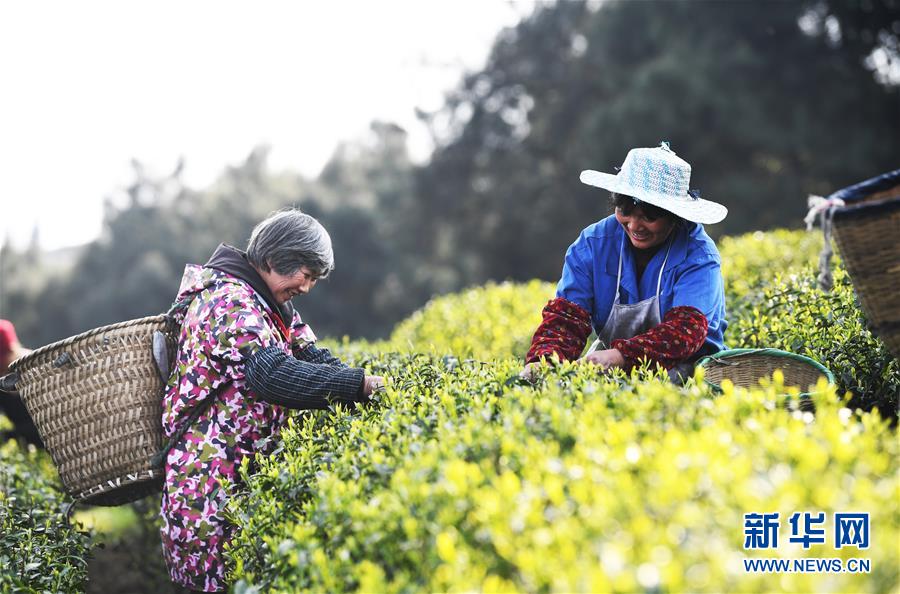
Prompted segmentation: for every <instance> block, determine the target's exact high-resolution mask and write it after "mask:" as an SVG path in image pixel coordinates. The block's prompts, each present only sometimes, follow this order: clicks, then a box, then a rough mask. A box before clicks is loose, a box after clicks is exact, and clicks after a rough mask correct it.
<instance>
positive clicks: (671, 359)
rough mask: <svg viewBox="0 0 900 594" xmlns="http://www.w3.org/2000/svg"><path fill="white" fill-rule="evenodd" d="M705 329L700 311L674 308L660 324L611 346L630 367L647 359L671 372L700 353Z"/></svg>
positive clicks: (704, 338) (684, 307) (615, 341)
mask: <svg viewBox="0 0 900 594" xmlns="http://www.w3.org/2000/svg"><path fill="white" fill-rule="evenodd" d="M708 327H709V322H708V321H707V319H706V316H704V315H703V313H702V312H701V311H700V310H699V309H697V308H695V307H689V306H680V307H673V308H672V309H670V310H669V311H668V312H666V315H665V317H664V318H663V320H662V322H660V324H659V325H657V326H654V327H653V328H651V329H650V330H648V331H646V332H644V333H643V334H638V335H637V336H635V337H634V338H629V339H627V340H624V339H619V340H614V341H612V345H610V346H611V347H612V348H614V349H618V350H619V352H621V353H622V356H623V357H625V361H626V362H627V363H629V364H631V365H634V364H635V363H636V362H638V361H640V360H641V359H649V360H651V361H655V362H657V363H659V364H660V365H661V366H663V367H665V368H666V369H671V368H673V367H674V366H675V365H676V364H678V363H680V362H682V361H684V360H685V359H687V358H688V357H690V356H691V355H693V354H694V353H696V352H697V351H699V350H700V347H701V346H703V342H704V341H705V340H706V331H707V328H708Z"/></svg>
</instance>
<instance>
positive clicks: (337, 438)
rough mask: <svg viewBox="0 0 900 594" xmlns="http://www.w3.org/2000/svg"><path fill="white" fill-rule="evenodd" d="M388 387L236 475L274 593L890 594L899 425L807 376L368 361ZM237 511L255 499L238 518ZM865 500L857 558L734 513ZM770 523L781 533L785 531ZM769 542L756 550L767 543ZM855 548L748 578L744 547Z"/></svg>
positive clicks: (255, 580) (838, 506) (244, 534)
mask: <svg viewBox="0 0 900 594" xmlns="http://www.w3.org/2000/svg"><path fill="white" fill-rule="evenodd" d="M370 365H371V366H372V370H373V371H377V372H379V373H386V374H387V375H388V376H389V377H391V378H392V385H391V387H390V388H389V389H388V391H387V393H386V394H385V395H384V398H383V400H382V401H381V402H380V403H377V404H376V405H375V406H373V407H371V408H369V409H367V410H364V411H362V412H361V413H360V414H358V415H355V416H354V415H347V414H345V413H342V412H339V413H337V414H333V415H331V416H329V415H328V414H326V413H314V414H311V415H306V416H304V417H301V418H299V419H298V420H297V422H296V423H295V425H294V428H293V429H291V430H288V431H287V432H286V433H285V448H284V451H283V452H282V454H281V455H280V456H279V457H276V458H272V459H269V460H265V461H262V463H261V465H260V472H259V474H257V475H256V476H247V480H248V488H249V492H248V494H247V496H246V497H243V498H241V499H239V500H238V501H236V506H235V510H236V512H237V513H235V514H234V515H235V517H241V516H243V519H241V520H240V528H241V529H240V530H239V532H238V533H237V536H236V538H235V541H234V544H233V546H232V548H231V549H230V555H231V556H232V559H234V560H235V567H236V568H237V567H238V565H237V562H238V561H239V562H240V571H238V570H237V569H236V570H235V571H234V572H233V573H232V575H233V576H234V577H235V578H236V579H239V580H240V579H242V580H245V581H244V584H253V585H258V586H263V587H264V589H265V588H271V589H272V591H284V592H289V591H297V590H301V591H302V590H309V591H323V590H328V591H333V590H341V591H344V590H360V591H371V590H377V591H389V592H412V591H475V590H485V591H516V590H518V591H548V590H549V591H623V592H631V591H641V590H653V589H659V590H662V591H676V592H679V591H701V592H703V591H706V592H720V591H816V592H824V591H840V592H846V591H889V590H891V589H892V588H896V586H897V584H898V575H897V572H898V567H897V564H896V559H897V555H898V554H900V551H898V526H900V514H898V507H897V506H898V503H897V494H898V488H900V483H898V464H897V460H898V459H900V458H898V454H900V448H898V443H897V440H896V435H895V434H894V433H893V432H892V430H890V429H889V428H888V427H887V425H886V423H884V422H882V421H880V420H879V419H878V417H877V415H872V414H857V413H851V412H850V411H849V410H848V409H846V408H844V406H843V402H842V400H841V399H840V398H839V397H838V395H837V394H836V393H835V391H834V390H833V389H829V388H827V387H825V386H821V387H820V388H821V394H820V396H818V397H817V401H816V404H817V413H816V415H815V416H812V415H811V414H810V413H805V412H801V411H799V410H791V409H790V408H786V406H785V403H786V402H787V396H785V394H786V393H789V392H792V391H793V392H796V390H792V389H789V388H787V387H785V386H782V385H780V380H779V378H778V377H776V378H775V380H774V381H770V382H768V383H767V384H766V385H763V386H760V387H759V388H758V389H755V390H752V391H746V390H742V389H735V388H733V386H729V385H728V384H727V382H726V385H725V386H723V388H724V393H723V394H722V395H720V396H717V395H715V394H712V393H710V392H709V391H708V390H707V389H706V388H705V387H703V386H702V385H701V386H697V385H694V384H691V385H689V386H687V387H684V388H677V387H675V386H673V385H671V384H668V383H666V382H664V381H660V380H659V379H658V378H654V377H652V376H651V375H650V374H636V375H634V376H630V377H626V376H624V375H623V374H621V373H618V374H614V375H611V376H599V375H597V374H596V372H595V370H593V369H591V368H588V367H580V366H572V365H562V366H560V367H559V368H558V369H555V370H550V369H546V370H544V376H543V379H542V381H541V383H540V384H539V385H538V386H536V387H534V388H530V387H525V386H520V385H516V383H515V382H509V383H507V382H506V381H505V380H506V379H507V378H509V377H510V376H511V375H513V374H514V373H515V372H516V371H517V370H518V365H516V364H514V363H513V362H509V363H494V364H491V365H481V364H477V363H474V362H463V363H461V364H458V365H455V366H451V365H448V364H447V361H445V360H442V359H440V358H437V357H426V356H415V357H400V356H382V357H375V358H373V359H371V360H370ZM247 510H251V513H243V514H242V513H240V512H246V511H247ZM775 511H777V512H780V513H781V514H782V517H783V518H787V517H788V516H789V515H790V514H791V513H793V512H795V511H800V512H802V511H811V512H818V511H823V512H826V513H827V514H828V517H829V518H831V517H832V515H833V514H834V513H835V512H841V511H866V512H869V513H870V514H871V525H872V545H871V547H870V548H869V549H868V550H865V551H859V550H856V549H849V550H848V549H843V550H840V551H835V550H834V549H833V547H832V542H831V541H829V542H828V544H827V545H826V546H814V547H813V548H811V549H810V550H807V551H804V550H803V549H802V548H801V547H798V546H795V545H789V546H788V545H785V546H781V547H779V548H778V550H776V551H770V552H768V553H765V552H754V551H745V550H744V549H743V546H742V545H743V542H744V532H743V528H744V523H743V522H744V520H743V514H745V513H750V512H775ZM787 535H788V532H787V526H786V522H785V526H783V527H782V539H783V540H784V541H786V538H787ZM764 553H765V554H764ZM754 556H756V557H759V556H784V557H786V558H788V557H789V558H801V557H840V558H843V559H847V558H850V557H866V558H869V559H871V563H872V572H871V573H869V574H833V575H825V574H821V575H814V574H805V575H802V574H790V575H778V574H752V573H746V572H744V569H743V565H742V559H743V558H745V557H754Z"/></svg>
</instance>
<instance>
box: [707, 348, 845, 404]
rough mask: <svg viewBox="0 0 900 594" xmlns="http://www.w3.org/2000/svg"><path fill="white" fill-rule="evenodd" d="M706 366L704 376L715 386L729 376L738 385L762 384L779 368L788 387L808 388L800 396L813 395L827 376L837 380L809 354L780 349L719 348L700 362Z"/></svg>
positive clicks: (830, 380)
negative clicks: (821, 380)
mask: <svg viewBox="0 0 900 594" xmlns="http://www.w3.org/2000/svg"><path fill="white" fill-rule="evenodd" d="M697 367H703V370H704V372H705V373H704V379H705V380H706V382H708V383H709V384H710V385H712V386H713V387H714V388H717V389H718V388H719V384H721V383H722V380H724V379H729V380H731V382H732V383H733V384H734V385H735V386H740V387H743V388H752V387H757V386H759V380H760V379H762V378H766V377H769V378H770V377H772V373H773V372H774V371H775V370H776V369H780V370H781V372H782V373H783V374H784V385H785V386H796V387H798V388H800V389H801V390H807V391H806V392H804V393H802V394H801V396H807V397H808V396H810V395H811V394H812V393H811V392H810V391H809V390H812V389H813V388H814V387H815V386H816V384H817V383H818V381H819V378H821V377H824V378H825V379H826V380H828V383H832V384H833V383H834V376H833V375H832V373H831V372H830V371H828V369H826V368H825V367H824V366H822V365H821V364H820V363H818V362H816V361H813V360H812V359H810V358H809V357H804V356H803V355H797V354H795V353H789V352H787V351H781V350H778V349H732V350H727V351H719V352H718V353H716V354H715V355H710V356H709V357H704V358H703V359H701V360H700V361H698V362H697Z"/></svg>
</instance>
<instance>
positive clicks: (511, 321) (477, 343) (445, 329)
mask: <svg viewBox="0 0 900 594" xmlns="http://www.w3.org/2000/svg"><path fill="white" fill-rule="evenodd" d="M555 291H556V287H555V286H554V285H553V284H551V283H547V282H542V281H537V280H533V281H531V282H528V283H522V284H518V283H511V282H505V283H499V284H497V283H488V284H487V285H485V286H483V287H475V288H471V289H467V290H465V291H462V292H461V293H457V294H452V295H444V296H442V297H437V298H435V299H432V300H431V301H429V302H428V304H426V305H425V307H423V308H422V309H421V310H419V311H417V312H416V313H414V314H413V315H412V316H410V317H409V318H407V319H406V320H404V321H402V322H400V324H398V325H397V327H396V328H395V329H394V332H393V334H391V338H390V342H389V344H388V345H384V346H386V347H387V350H396V351H399V352H432V351H434V352H437V353H439V354H447V353H452V354H454V355H456V356H459V357H473V358H476V359H480V360H483V361H487V360H490V359H502V358H506V357H516V358H524V357H525V353H526V352H527V351H528V347H529V346H530V344H531V337H532V335H533V334H534V330H535V329H536V328H537V326H538V324H539V323H540V321H541V310H542V309H543V307H544V305H546V304H547V301H549V300H550V299H552V298H553V296H554V294H555Z"/></svg>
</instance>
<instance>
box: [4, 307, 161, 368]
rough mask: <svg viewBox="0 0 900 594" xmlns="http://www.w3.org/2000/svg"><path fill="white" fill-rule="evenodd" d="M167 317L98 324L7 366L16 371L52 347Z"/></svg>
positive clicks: (148, 317) (55, 347)
mask: <svg viewBox="0 0 900 594" xmlns="http://www.w3.org/2000/svg"><path fill="white" fill-rule="evenodd" d="M167 318H170V316H168V315H167V314H157V315H155V316H146V317H143V318H136V319H133V320H127V321H125V322H117V323H115V324H109V325H106V326H100V327H99V328H93V329H91V330H87V331H86V332H82V333H81V334H76V335H75V336H70V337H69V338H64V339H63V340H58V341H56V342H51V343H50V344H47V345H44V346H42V347H40V348H37V349H35V350H33V351H31V352H30V353H28V354H27V355H25V356H23V357H20V358H18V359H16V360H15V361H13V362H12V363H11V364H10V366H9V371H10V372H13V371H18V370H19V369H20V368H22V367H24V366H25V365H27V364H28V363H30V362H31V361H32V360H33V359H36V358H38V357H40V356H41V355H43V354H45V353H48V352H49V351H52V350H53V349H57V348H59V347H64V346H69V345H71V344H74V343H75V342H77V341H79V340H84V339H85V338H90V337H91V336H94V335H96V334H101V333H103V332H109V331H110V330H120V329H122V328H129V327H131V326H138V325H141V324H149V323H153V322H163V321H165V320H166V319H167Z"/></svg>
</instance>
